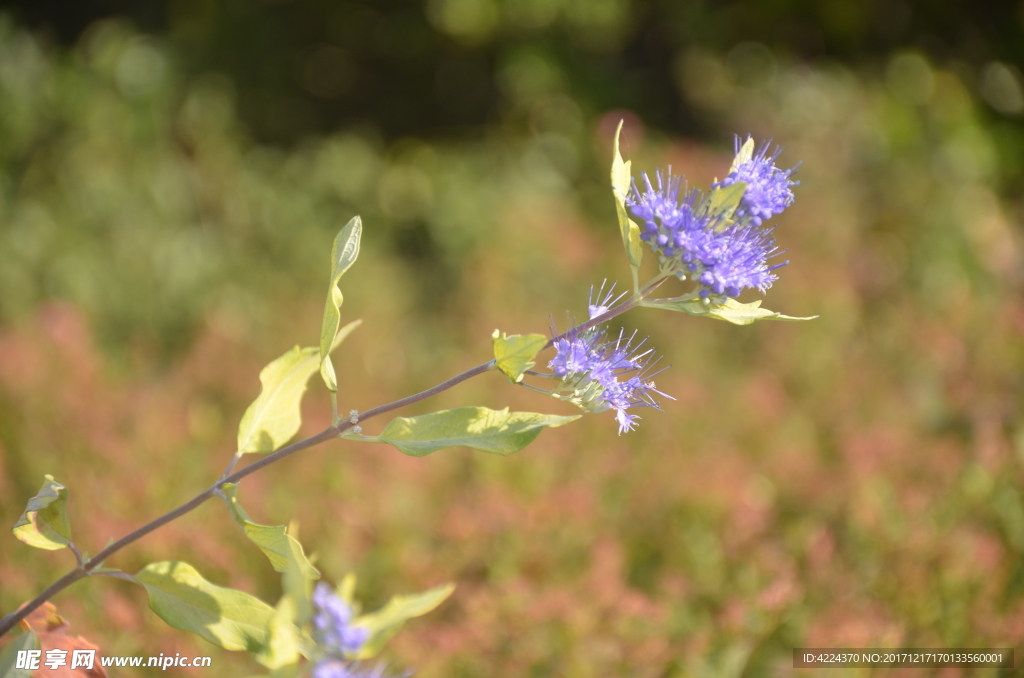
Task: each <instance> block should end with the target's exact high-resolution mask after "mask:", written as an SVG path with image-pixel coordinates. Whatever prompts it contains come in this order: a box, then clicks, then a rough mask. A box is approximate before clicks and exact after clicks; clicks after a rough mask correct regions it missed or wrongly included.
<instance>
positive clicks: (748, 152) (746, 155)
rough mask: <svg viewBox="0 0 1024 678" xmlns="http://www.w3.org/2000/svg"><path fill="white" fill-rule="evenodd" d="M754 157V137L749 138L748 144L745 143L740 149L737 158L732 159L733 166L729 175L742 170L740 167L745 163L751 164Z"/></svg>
mask: <svg viewBox="0 0 1024 678" xmlns="http://www.w3.org/2000/svg"><path fill="white" fill-rule="evenodd" d="M753 157H754V139H753V137H747V140H746V142H744V144H743V146H742V147H741V148H740V151H739V153H737V154H736V157H735V158H733V159H732V166H731V167H730V168H729V174H732V173H733V172H735V171H736V170H738V169H739V168H740V165H742V164H743V163H745V162H750V160H751V159H752V158H753Z"/></svg>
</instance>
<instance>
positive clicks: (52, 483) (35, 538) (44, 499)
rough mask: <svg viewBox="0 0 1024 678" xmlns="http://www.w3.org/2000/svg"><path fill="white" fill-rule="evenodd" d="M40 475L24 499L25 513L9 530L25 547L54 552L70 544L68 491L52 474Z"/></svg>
mask: <svg viewBox="0 0 1024 678" xmlns="http://www.w3.org/2000/svg"><path fill="white" fill-rule="evenodd" d="M44 477H45V478H46V479H45V480H44V481H43V486H42V487H41V488H40V489H39V492H37V493H36V496H34V497H32V498H31V499H29V500H28V504H27V505H26V506H25V512H24V513H22V514H21V518H19V519H18V522H16V523H15V524H14V527H13V528H11V529H12V531H13V532H14V536H15V537H17V538H18V539H20V540H21V541H23V542H25V543H26V544H28V545H29V546H35V547H36V548H37V549H47V550H49V551H56V550H58V549H62V548H65V547H66V546H67V545H68V544H70V543H71V522H70V521H69V520H68V514H67V505H68V491H67V488H65V487H64V486H63V485H62V484H61V483H60V482H58V481H57V480H56V479H55V478H54V477H53V476H52V475H50V474H46V476H44Z"/></svg>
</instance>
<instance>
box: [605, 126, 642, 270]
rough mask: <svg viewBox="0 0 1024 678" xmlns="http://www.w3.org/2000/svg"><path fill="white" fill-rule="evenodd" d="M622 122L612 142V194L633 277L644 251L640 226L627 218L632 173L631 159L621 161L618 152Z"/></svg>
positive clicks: (620, 155)
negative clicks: (627, 202)
mask: <svg viewBox="0 0 1024 678" xmlns="http://www.w3.org/2000/svg"><path fill="white" fill-rule="evenodd" d="M623 122H624V121H622V120H620V121H619V126H618V127H617V128H616V129H615V141H614V142H613V145H614V148H615V155H614V157H613V158H612V173H611V175H612V194H613V195H614V196H615V213H616V215H618V218H619V232H620V233H621V235H622V244H623V246H624V247H625V248H626V258H627V259H628V260H629V265H630V267H631V268H632V269H633V275H634V278H635V277H636V272H637V270H638V269H639V267H640V261H641V260H642V259H643V254H644V253H643V249H642V248H641V244H640V227H639V226H637V225H636V224H635V223H634V222H633V220H632V219H630V218H629V212H628V211H627V210H626V196H627V195H629V187H630V182H631V181H632V175H631V174H630V171H629V168H630V164H631V161H628V160H627V161H623V159H622V154H621V153H620V152H619V135H620V134H621V133H622V125H623Z"/></svg>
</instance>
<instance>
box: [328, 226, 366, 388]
mask: <svg viewBox="0 0 1024 678" xmlns="http://www.w3.org/2000/svg"><path fill="white" fill-rule="evenodd" d="M362 234H363V222H362V220H361V219H360V218H359V217H352V219H351V221H349V222H348V223H347V224H345V227H344V228H343V229H341V232H340V233H338V235H337V237H335V238H334V247H333V248H332V252H331V284H330V285H329V286H328V287H327V303H326V305H325V306H324V319H323V323H322V324H321V325H320V376H321V377H323V379H324V383H325V384H327V388H329V389H330V390H331V391H333V392H336V391H337V390H338V378H337V377H336V376H335V373H334V366H333V365H332V364H331V358H330V352H331V348H332V346H334V339H335V337H336V335H337V334H338V328H339V327H340V326H341V303H342V301H343V300H344V297H343V296H342V294H341V290H340V289H338V281H340V280H341V276H343V275H345V271H347V270H348V269H349V268H351V266H352V264H354V263H355V261H356V258H357V257H359V239H360V238H361V237H362Z"/></svg>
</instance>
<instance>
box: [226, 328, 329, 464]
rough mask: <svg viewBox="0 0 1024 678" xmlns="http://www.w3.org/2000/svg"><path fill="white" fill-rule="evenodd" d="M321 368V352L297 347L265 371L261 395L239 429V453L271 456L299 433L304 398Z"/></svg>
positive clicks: (261, 375)
mask: <svg viewBox="0 0 1024 678" xmlns="http://www.w3.org/2000/svg"><path fill="white" fill-rule="evenodd" d="M318 364H319V362H318V360H317V349H315V348H299V347H298V346H296V347H295V348H293V349H292V350H290V351H288V352H287V353H285V354H284V355H283V356H281V357H280V358H278V359H277V360H275V361H273V362H272V363H270V364H269V365H267V366H266V367H264V368H263V370H262V371H261V372H260V383H261V384H262V385H263V387H262V389H261V390H260V394H259V396H258V397H257V398H256V400H255V401H253V403H252V405H250V406H249V409H247V410H246V411H245V415H244V416H243V417H242V421H241V423H239V425H238V451H239V452H241V453H243V454H248V453H256V454H267V453H268V452H273V451H274V450H276V449H278V448H280V447H282V446H283V445H284V444H285V443H287V442H288V441H289V440H291V438H292V436H294V435H295V434H296V433H298V431H299V426H301V425H302V414H301V412H300V405H301V403H302V396H303V394H304V393H305V392H306V384H307V382H308V381H309V378H310V377H311V376H313V373H314V372H316V370H317V365H318Z"/></svg>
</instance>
